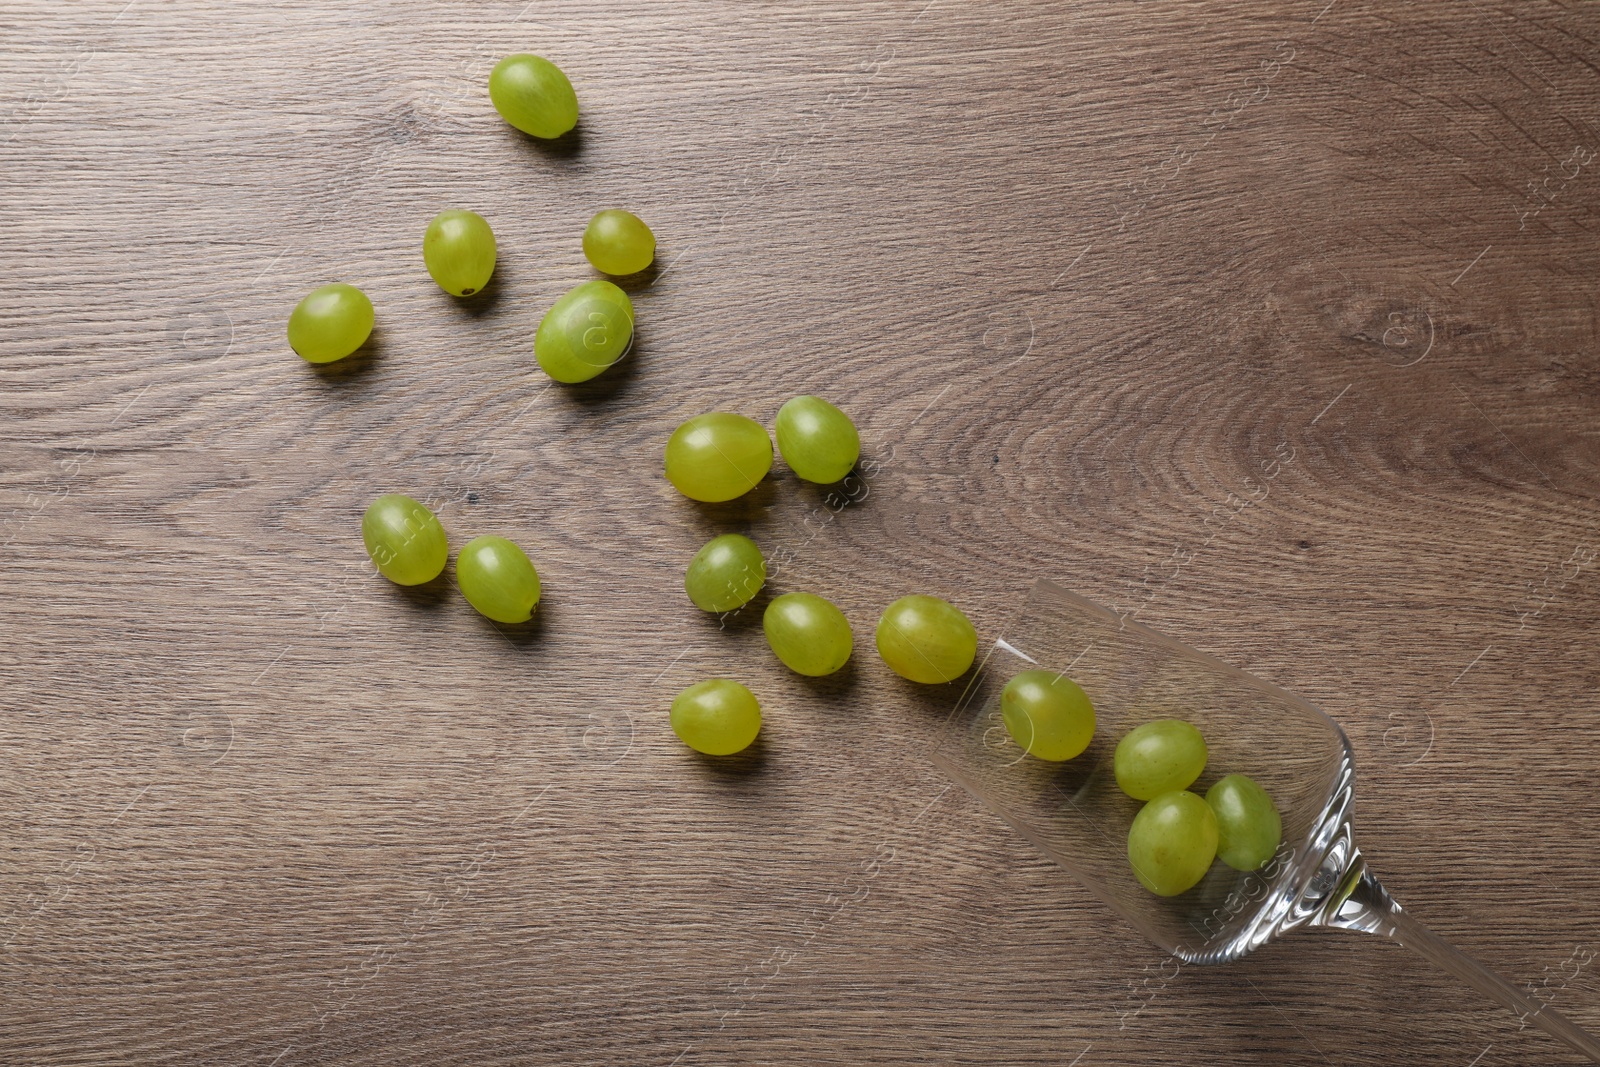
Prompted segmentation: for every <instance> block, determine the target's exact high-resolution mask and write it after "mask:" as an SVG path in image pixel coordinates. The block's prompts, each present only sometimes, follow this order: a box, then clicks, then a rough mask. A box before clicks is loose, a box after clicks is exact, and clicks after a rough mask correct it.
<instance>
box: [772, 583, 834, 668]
mask: <svg viewBox="0 0 1600 1067" xmlns="http://www.w3.org/2000/svg"><path fill="white" fill-rule="evenodd" d="M761 626H762V628H763V629H764V630H766V631H767V644H769V645H771V646H772V651H773V652H775V653H777V655H778V658H779V659H780V660H782V661H783V665H784V666H785V667H788V668H789V669H790V670H791V671H794V672H795V673H796V674H805V675H810V676H811V677H813V678H819V677H821V676H822V675H825V674H832V673H833V672H834V671H836V670H838V669H839V668H840V667H843V666H844V664H845V660H847V659H849V658H850V644H851V640H850V623H849V621H848V620H847V619H846V618H845V617H844V612H842V611H840V610H839V609H838V608H836V607H834V606H833V605H832V604H830V603H828V602H827V601H826V600H824V599H822V598H821V597H819V596H815V595H813V594H811V593H785V594H783V595H782V596H780V597H778V598H776V599H775V600H773V602H772V603H770V604H768V605H767V611H766V614H765V615H764V616H762V619H761Z"/></svg>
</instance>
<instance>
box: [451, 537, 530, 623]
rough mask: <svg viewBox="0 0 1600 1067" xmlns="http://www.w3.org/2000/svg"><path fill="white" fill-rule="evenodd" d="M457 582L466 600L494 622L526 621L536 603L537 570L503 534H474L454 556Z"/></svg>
mask: <svg viewBox="0 0 1600 1067" xmlns="http://www.w3.org/2000/svg"><path fill="white" fill-rule="evenodd" d="M456 581H457V582H458V583H459V584H460V586H461V594H462V595H463V596H465V597H466V598H467V603H469V604H471V605H472V606H473V607H475V608H477V609H478V613H479V614H480V615H485V616H487V617H488V618H491V619H493V620H494V621H495V622H506V623H512V622H526V621H527V620H528V617H529V616H531V615H532V614H533V606H534V605H535V604H537V603H539V572H538V571H536V570H534V569H533V564H532V563H531V562H529V560H528V555H527V553H525V552H523V551H522V549H520V548H518V547H517V546H516V544H515V543H513V542H511V541H507V540H506V539H505V538H504V537H494V536H492V535H490V536H485V537H474V538H473V539H472V540H471V541H468V542H467V545H466V547H465V548H463V549H462V550H461V552H460V554H459V555H457V556H456Z"/></svg>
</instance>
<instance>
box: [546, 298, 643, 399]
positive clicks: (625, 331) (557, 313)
mask: <svg viewBox="0 0 1600 1067" xmlns="http://www.w3.org/2000/svg"><path fill="white" fill-rule="evenodd" d="M632 337H633V301H631V300H629V299H628V294H627V293H624V292H623V291H622V290H621V289H618V288H617V287H616V286H615V285H612V284H611V283H610V282H607V281H592V282H584V283H583V284H582V285H579V286H576V287H574V288H572V289H570V290H568V291H567V293H566V295H565V296H563V297H562V298H561V299H560V300H557V301H556V302H555V306H554V307H552V308H551V309H550V310H549V311H547V312H545V316H544V318H543V320H541V321H540V323H539V332H538V333H536V334H534V335H533V354H534V357H535V358H537V359H538V360H539V366H541V367H543V368H544V372H545V373H546V374H548V375H550V377H552V378H554V379H555V380H556V381H558V382H566V383H567V384H568V385H572V384H575V383H577V382H586V381H588V380H589V379H590V378H593V377H594V376H595V375H597V374H599V373H600V372H601V371H603V370H605V369H606V368H607V367H609V366H611V365H612V364H613V363H615V362H616V361H617V360H619V359H621V358H622V356H623V354H624V353H626V352H627V350H628V341H629V340H630V339H631V338H632Z"/></svg>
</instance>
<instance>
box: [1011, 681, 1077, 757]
mask: <svg viewBox="0 0 1600 1067" xmlns="http://www.w3.org/2000/svg"><path fill="white" fill-rule="evenodd" d="M1000 714H1001V715H1002V716H1003V717H1004V719H1005V723H1006V730H1007V731H1008V732H1009V733H1010V734H1011V738H1012V740H1014V741H1015V742H1016V743H1017V744H1018V745H1020V746H1022V749H1023V751H1024V752H1027V753H1028V754H1030V755H1033V756H1037V757H1038V758H1039V759H1046V760H1068V759H1071V758H1072V757H1074V756H1076V755H1078V754H1080V753H1081V752H1083V750H1084V749H1086V748H1088V747H1089V742H1090V740H1092V739H1093V737H1094V705H1093V704H1091V703H1089V697H1088V696H1087V695H1086V694H1085V693H1084V691H1083V690H1082V689H1080V688H1078V683H1076V682H1074V681H1073V680H1072V679H1071V678H1068V677H1066V676H1064V675H1060V674H1057V673H1056V672H1055V671H1023V672H1022V673H1021V674H1019V675H1017V676H1016V677H1015V678H1013V679H1011V681H1009V682H1007V683H1006V687H1005V689H1003V690H1002V691H1001V693H1000Z"/></svg>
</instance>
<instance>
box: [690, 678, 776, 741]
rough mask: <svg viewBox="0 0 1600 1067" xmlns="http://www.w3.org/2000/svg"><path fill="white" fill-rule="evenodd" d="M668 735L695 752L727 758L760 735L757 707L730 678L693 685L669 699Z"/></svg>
mask: <svg viewBox="0 0 1600 1067" xmlns="http://www.w3.org/2000/svg"><path fill="white" fill-rule="evenodd" d="M672 732H673V733H675V734H677V735H678V737H679V738H681V739H682V740H683V743H684V744H686V745H688V746H689V747H690V748H692V749H694V750H695V751H696V752H704V753H705V754H706V755H708V756H731V755H732V754H733V753H735V752H739V751H742V750H743V749H745V748H748V747H749V745H750V742H752V741H754V740H755V739H756V734H758V733H760V732H761V705H760V704H759V703H757V701H756V697H755V694H754V693H752V692H750V690H748V689H746V688H745V687H744V686H742V685H740V684H739V683H738V682H735V681H733V680H732V679H730V678H710V679H707V680H706V681H704V682H696V683H695V684H694V685H691V686H690V687H689V688H687V689H685V690H684V691H683V692H681V693H679V694H678V695H677V696H676V697H674V698H673V700H672Z"/></svg>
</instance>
